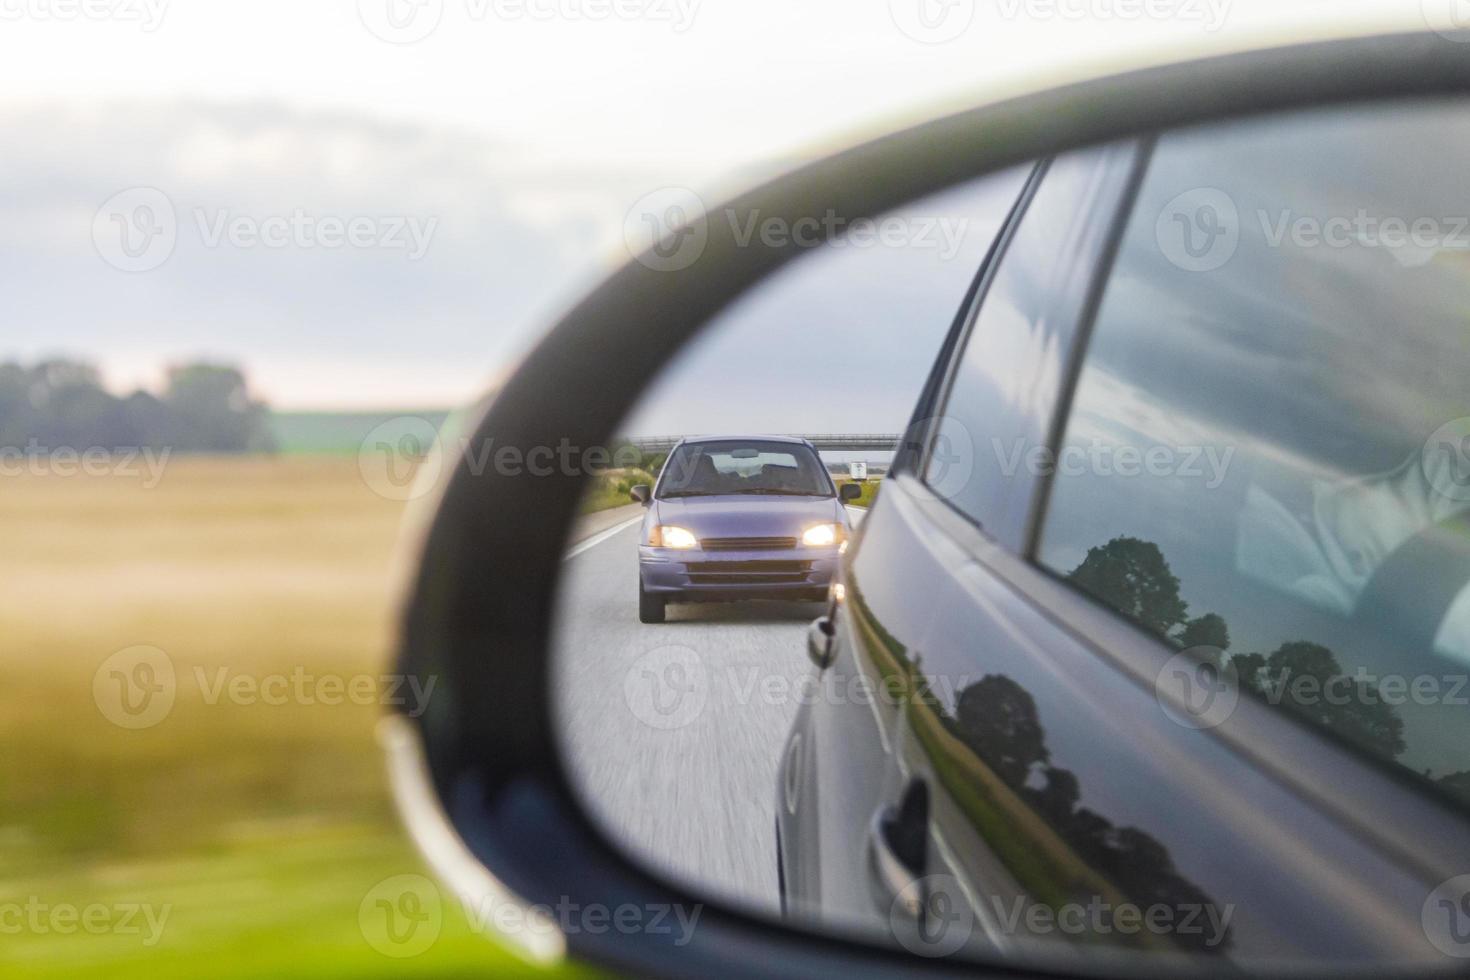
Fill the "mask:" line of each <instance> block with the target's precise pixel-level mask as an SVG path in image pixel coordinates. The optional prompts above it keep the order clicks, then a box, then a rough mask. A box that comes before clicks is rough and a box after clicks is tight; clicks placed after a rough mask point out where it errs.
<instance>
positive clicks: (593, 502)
mask: <svg viewBox="0 0 1470 980" xmlns="http://www.w3.org/2000/svg"><path fill="white" fill-rule="evenodd" d="M639 483H644V484H647V485H648V486H650V487H651V486H653V483H654V476H653V474H652V473H649V472H648V471H647V470H637V469H622V470H608V471H607V472H606V473H601V474H598V475H597V476H594V477H593V478H592V480H591V485H590V486H589V487H588V488H587V492H586V494H584V495H583V497H582V513H584V514H591V513H593V512H595V511H599V510H608V509H610V508H613V507H626V506H628V505H629V504H631V503H633V498H632V497H630V496H628V490H629V488H631V487H633V486H634V485H636V484H639Z"/></svg>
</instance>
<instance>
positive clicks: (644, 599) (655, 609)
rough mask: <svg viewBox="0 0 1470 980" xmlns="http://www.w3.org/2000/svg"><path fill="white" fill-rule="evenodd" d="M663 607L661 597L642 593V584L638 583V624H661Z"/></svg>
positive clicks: (662, 598)
mask: <svg viewBox="0 0 1470 980" xmlns="http://www.w3.org/2000/svg"><path fill="white" fill-rule="evenodd" d="M664 607H665V603H664V597H663V596H661V595H650V594H649V593H647V592H645V591H643V583H642V582H639V583H638V621H639V622H640V623H662V622H663V621H664Z"/></svg>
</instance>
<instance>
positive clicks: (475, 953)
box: [0, 456, 519, 978]
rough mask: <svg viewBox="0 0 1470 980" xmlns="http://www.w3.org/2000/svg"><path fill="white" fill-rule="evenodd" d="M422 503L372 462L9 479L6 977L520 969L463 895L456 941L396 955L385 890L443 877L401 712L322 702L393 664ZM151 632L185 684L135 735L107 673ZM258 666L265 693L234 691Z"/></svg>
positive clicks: (0, 790) (2, 913)
mask: <svg viewBox="0 0 1470 980" xmlns="http://www.w3.org/2000/svg"><path fill="white" fill-rule="evenodd" d="M400 508H401V505H399V504H396V503H393V502H391V501H387V500H384V499H383V498H382V497H380V496H378V495H376V494H374V493H372V492H371V491H370V490H369V489H368V488H367V487H366V486H365V485H364V484H363V483H362V481H361V479H360V478H359V476H358V470H357V466H356V461H355V459H354V458H352V457H350V456H346V457H337V458H326V457H310V456H296V457H280V458H276V459H265V458H258V459H256V458H251V459H185V458H176V459H173V460H170V461H169V463H168V465H167V467H166V469H165V470H164V473H163V477H162V480H161V481H160V482H159V483H158V485H157V486H156V487H152V488H147V487H145V486H144V481H143V480H142V479H140V478H139V477H136V476H129V475H109V476H82V475H77V476H56V475H50V476H22V477H10V476H7V477H4V478H3V480H0V528H3V533H4V543H5V547H4V548H3V549H0V580H3V581H4V582H5V583H6V588H5V589H4V590H0V637H3V639H0V671H3V676H4V677H5V679H6V681H7V683H5V684H4V685H3V686H0V974H3V975H7V976H8V975H16V974H21V975H28V976H56V977H88V976H97V977H104V976H105V977H131V976H138V977H142V976H148V977H152V978H158V977H171V976H180V977H184V976H187V977H197V976H273V977H275V976H312V977H319V976H343V977H349V976H379V975H384V976H386V975H400V974H404V973H407V974H425V975H427V974H431V973H432V974H434V975H457V974H464V975H470V974H483V973H486V972H492V971H495V970H496V969H497V968H506V967H511V966H513V965H514V962H513V961H512V960H510V959H509V957H508V954H505V953H503V952H501V951H500V950H499V949H498V948H497V947H496V946H494V945H493V944H492V942H491V940H489V939H487V938H486V937H484V936H481V935H478V934H476V933H474V932H473V931H472V930H471V929H470V927H469V925H468V924H467V922H466V919H465V917H464V915H463V914H462V913H461V911H460V910H459V909H458V908H457V905H456V904H455V903H454V902H453V901H451V900H450V898H449V896H448V895H447V894H446V895H445V896H444V902H443V909H444V912H443V914H442V927H441V931H440V933H439V936H438V938H437V940H436V941H435V942H434V943H433V944H432V946H431V947H430V948H429V949H428V950H427V951H426V952H423V953H422V954H421V955H417V956H414V957H411V958H407V959H397V958H389V957H388V956H386V955H384V954H383V953H381V952H379V951H378V949H377V948H375V947H374V946H373V945H372V944H371V943H370V941H369V935H368V933H369V932H370V930H368V929H365V928H364V926H363V925H362V924H361V922H360V920H359V906H360V905H362V904H363V902H364V899H365V897H366V896H367V895H368V893H369V891H370V890H371V889H372V888H373V886H374V885H375V884H376V883H378V882H380V881H382V880H383V879H385V878H388V877H390V876H394V875H400V874H408V873H424V869H423V866H422V864H421V862H420V861H419V859H418V858H417V855H416V854H415V853H414V851H413V849H412V847H411V845H410V844H409V842H408V841H407V840H406V838H405V836H404V835H403V833H402V832H401V831H400V829H399V827H398V825H397V823H396V819H395V817H394V815H393V813H392V810H391V805H390V802H389V799H388V795H387V791H386V786H385V781H384V777H383V769H382V762H381V756H380V753H379V751H378V748H377V746H376V744H375V743H374V738H373V733H374V725H375V722H376V720H377V719H378V717H379V716H380V713H381V709H380V707H379V706H378V705H376V704H374V703H353V702H352V701H351V700H350V699H347V700H344V701H343V703H336V704H327V703H323V702H326V701H330V700H341V699H340V698H334V697H333V689H332V688H330V687H329V686H328V684H327V683H326V681H325V680H324V678H328V677H336V678H341V679H342V682H343V683H344V684H351V683H352V682H353V681H354V679H356V678H359V677H363V676H372V677H376V676H377V675H378V674H380V673H381V672H382V671H383V670H384V669H385V667H386V664H387V658H388V646H389V627H390V612H389V609H390V592H391V588H390V558H391V556H392V551H393V545H394V540H395V533H396V526H397V522H398V520H399V517H400ZM137 645H146V646H151V647H155V648H157V649H159V650H161V651H163V653H164V654H165V655H166V656H167V658H168V660H169V662H170V663H171V664H172V667H173V669H174V673H175V677H176V693H175V695H174V701H173V705H172V709H171V710H170V711H168V713H167V715H166V716H165V717H163V718H162V719H161V720H159V721H157V723H156V724H153V725H152V726H151V727H146V728H140V729H136V730H131V729H127V728H123V727H119V726H118V725H116V724H114V723H113V722H112V721H109V720H108V717H105V716H104V713H103V710H102V708H101V707H100V706H101V705H102V704H103V703H104V702H105V700H106V690H107V688H106V687H105V685H106V683H108V676H107V675H108V672H107V671H105V670H104V671H102V674H103V675H104V677H103V681H102V682H101V683H103V684H104V687H103V688H102V689H101V690H102V691H103V693H101V694H94V675H97V674H98V672H99V667H100V666H102V665H103V661H104V660H107V658H109V656H111V655H112V654H114V653H115V652H117V651H120V650H125V649H128V648H131V647H134V646H137ZM303 675H304V676H306V677H310V678H312V679H313V680H312V681H308V682H306V684H307V686H306V687H304V688H303V687H302V686H301V685H300V684H298V683H297V682H296V681H293V682H292V683H293V685H295V686H293V687H292V689H291V690H292V691H293V692H299V691H301V690H306V691H307V692H308V695H309V696H307V697H302V696H300V695H299V694H298V693H293V694H292V695H291V696H288V697H286V698H285V699H284V703H275V704H273V703H266V700H267V698H266V697H265V696H264V695H266V693H267V692H268V690H271V688H269V684H270V679H271V678H272V677H276V676H281V677H287V678H301V677H302V676H303ZM242 677H243V678H245V681H243V682H241V683H243V684H244V685H245V687H243V688H240V690H242V691H248V690H249V689H250V688H249V685H250V684H252V683H254V684H260V685H265V686H262V687H260V688H259V690H258V692H257V694H258V695H259V696H257V697H254V698H252V697H250V696H249V695H248V694H233V693H231V694H225V695H221V693H220V692H221V691H222V690H230V689H229V688H222V687H220V685H221V684H222V683H223V682H225V681H229V682H230V683H234V682H235V681H236V679H237V678H242ZM364 683H367V684H373V685H374V686H375V682H364ZM274 690H277V691H279V688H276V689H274ZM358 690H359V691H361V690H363V688H361V687H359V688H358ZM271 700H280V699H279V698H276V699H271ZM368 700H369V701H370V700H372V698H369V699H368ZM211 701H213V703H211ZM139 904H141V905H143V906H146V907H147V908H149V909H151V910H152V911H153V913H154V914H155V916H160V915H163V914H164V913H165V910H166V914H167V918H166V920H165V921H163V923H162V928H161V931H157V932H155V933H153V935H155V936H156V942H153V943H152V944H151V945H150V944H149V942H148V940H149V939H150V938H151V936H150V932H149V930H148V929H146V928H138V923H139V920H138V919H136V918H135V919H134V920H133V921H132V922H131V923H129V926H128V927H125V926H124V925H123V923H122V919H123V917H124V916H125V915H126V910H127V909H128V908H130V907H133V906H135V905H139ZM37 907H43V908H44V911H42V912H40V913H36V911H35V910H36V909H37ZM88 907H92V908H93V909H95V908H99V907H100V908H101V909H103V910H104V911H102V912H97V913H96V919H95V920H92V921H91V925H92V926H93V927H96V928H90V929H87V928H79V927H78V924H77V922H76V921H75V920H74V919H68V918H67V916H69V915H72V914H78V915H79V914H83V913H87V912H88ZM17 909H20V910H21V911H20V912H17V911H16V910H17ZM66 909H70V910H71V912H69V913H65V914H64V915H62V916H61V917H59V918H58V917H57V912H58V910H66ZM7 912H8V914H7ZM38 914H39V916H40V917H39V918H37V917H36V916H37V915H38ZM48 916H49V917H48ZM104 919H105V921H104ZM17 921H20V922H21V926H20V928H19V929H16V928H14V926H15V923H16V922H17ZM68 922H70V928H69V929H68ZM94 933H95V934H94ZM518 972H519V971H518Z"/></svg>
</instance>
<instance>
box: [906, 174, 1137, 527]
mask: <svg viewBox="0 0 1470 980" xmlns="http://www.w3.org/2000/svg"><path fill="white" fill-rule="evenodd" d="M1119 152H1120V149H1119V148H1118V147H1104V148H1098V149H1093V150H1087V151H1083V152H1079V153H1073V154H1070V155H1068V156H1065V157H1061V158H1059V159H1057V160H1055V161H1053V162H1052V163H1051V164H1050V166H1049V167H1048V168H1047V170H1046V172H1045V174H1043V175H1042V177H1041V179H1040V184H1039V186H1038V187H1037V189H1036V191H1035V193H1034V194H1033V196H1032V198H1031V200H1030V202H1029V204H1027V205H1026V206H1025V212H1024V214H1023V216H1022V217H1021V219H1020V224H1019V226H1018V227H1017V229H1016V231H1015V233H1014V234H1013V235H1012V236H1011V239H1010V241H1009V242H1008V243H1006V244H1005V245H1004V252H1003V253H1002V255H1001V257H1000V259H999V264H998V266H997V267H996V270H995V273H994V275H993V276H992V278H991V280H990V282H989V283H988V285H987V286H986V287H985V292H984V294H983V296H982V298H981V301H980V308H979V313H978V315H977V318H976V321H975V323H974V325H973V327H972V329H971V331H970V336H969V338H968V340H967V341H966V344H965V348H964V352H963V353H962V355H961V356H960V358H959V360H958V362H957V364H956V366H955V370H954V377H953V380H952V382H951V388H950V393H949V396H948V398H947V399H946V402H945V405H944V409H943V412H942V413H941V415H940V418H939V419H938V421H937V425H936V428H935V435H934V438H933V440H932V442H931V446H930V452H929V456H928V459H927V460H926V465H925V469H924V479H925V482H926V483H928V484H929V486H930V487H931V488H932V489H933V490H935V491H936V492H937V493H939V494H940V495H941V496H944V497H946V498H948V499H949V500H950V502H951V503H952V504H954V506H956V507H958V508H959V509H960V510H961V511H963V512H964V513H965V514H966V515H967V516H969V517H971V518H973V519H974V520H975V521H977V522H978V523H979V524H980V526H981V527H983V528H986V529H987V530H988V531H991V532H992V533H997V531H998V529H999V526H1000V525H1001V524H1002V522H1003V520H1004V515H1005V514H1006V512H1007V508H1008V507H1012V506H1018V505H1024V504H1025V503H1026V501H1027V499H1028V498H1029V493H1028V492H1027V491H1028V490H1029V485H1028V484H1025V483H1024V482H1023V481H1018V480H1016V479H1015V477H1016V476H1017V462H1018V460H1019V459H1021V458H1024V455H1025V453H1026V452H1027V451H1028V450H1029V449H1030V448H1033V447H1034V446H1036V445H1037V444H1038V443H1040V442H1041V441H1042V439H1043V438H1044V435H1045V431H1046V428H1047V426H1048V425H1049V424H1050V418H1051V411H1052V405H1053V404H1054V402H1055V400H1056V395H1057V390H1058V380H1059V378H1060V376H1061V351H1060V347H1061V344H1060V342H1059V331H1062V330H1064V329H1065V328H1064V326H1063V323H1064V322H1065V321H1068V320H1069V319H1070V318H1073V317H1075V314H1076V309H1075V304H1076V302H1077V301H1078V293H1077V292H1076V291H1075V290H1072V289H1070V288H1067V286H1066V284H1065V283H1064V280H1065V279H1067V278H1068V277H1069V276H1073V275H1075V272H1076V264H1077V262H1078V261H1079V255H1080V253H1081V252H1082V251H1083V249H1084V247H1085V244H1086V241H1087V235H1086V234H1085V231H1086V229H1087V228H1088V227H1089V225H1088V223H1087V222H1086V221H1085V220H1084V218H1085V217H1086V216H1087V215H1088V213H1089V210H1090V209H1091V208H1092V207H1093V202H1094V201H1095V200H1096V199H1097V197H1098V196H1099V194H1100V193H1101V192H1102V190H1103V188H1104V186H1105V170H1104V166H1103V165H1104V163H1105V162H1106V161H1107V160H1108V159H1109V158H1110V157H1111V156H1113V155H1116V154H1118V153H1119ZM1017 498H1019V499H1017Z"/></svg>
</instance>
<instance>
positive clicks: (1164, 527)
mask: <svg viewBox="0 0 1470 980" xmlns="http://www.w3.org/2000/svg"><path fill="white" fill-rule="evenodd" d="M1467 149H1470V116H1467V115H1466V114H1465V112H1464V111H1463V110H1462V109H1459V108H1456V107H1451V106H1449V105H1441V104H1434V105H1429V106H1421V107H1417V108H1415V109H1413V110H1406V109H1405V108H1403V107H1401V106H1400V107H1395V108H1392V109H1389V108H1383V109H1362V108H1359V109H1354V110H1351V111H1349V110H1337V111H1332V112H1325V113H1324V112H1318V113H1313V114H1311V115H1310V116H1306V115H1303V116H1297V117H1287V118H1273V119H1270V120H1266V121H1258V122H1250V123H1241V124H1237V125H1235V126H1234V127H1232V128H1231V129H1229V130H1226V131H1224V132H1222V131H1221V130H1220V129H1218V128H1216V129H1211V130H1209V131H1208V133H1203V132H1200V133H1190V132H1185V133H1179V134H1174V135H1169V136H1166V137H1164V138H1162V139H1161V140H1160V141H1159V143H1158V146H1157V149H1156V152H1155V153H1154V155H1153V158H1152V161H1151V163H1150V165H1149V169H1148V173H1147V175H1146V177H1145V179H1144V181H1143V183H1142V186H1141V189H1140V192H1139V197H1138V200H1137V204H1136V208H1135V210H1134V213H1133V214H1132V216H1131V219H1130V221H1129V224H1128V227H1127V230H1126V233H1125V235H1124V238H1123V241H1122V243H1121V246H1120V251H1119V254H1118V258H1117V262H1116V267H1115V269H1114V270H1113V273H1112V275H1111V278H1110V280H1109V282H1108V284H1107V287H1106V292H1105V294H1104V296H1103V299H1102V302H1101V305H1100V308H1099V312H1098V315H1097V319H1096V323H1095V326H1094V329H1093V332H1092V337H1091V340H1090V346H1089V349H1088V352H1087V355H1086V360H1085V363H1084V366H1083V368H1082V371H1081V374H1080V378H1079V382H1078V386H1077V390H1076V394H1075V399H1074V403H1073V412H1072V415H1071V417H1070V419H1069V420H1068V424H1067V427H1066V433H1065V437H1064V439H1063V442H1062V444H1061V446H1060V449H1059V452H1058V454H1057V455H1056V457H1055V458H1053V459H1051V460H1049V465H1050V466H1051V467H1052V469H1053V470H1054V472H1055V479H1054V489H1053V491H1052V496H1051V501H1050V505H1049V510H1048V516H1047V520H1046V524H1045V527H1044V530H1043V535H1042V538H1041V544H1040V551H1039V558H1040V560H1041V562H1042V563H1043V564H1045V565H1046V566H1048V567H1049V568H1050V569H1052V570H1053V571H1055V572H1057V573H1059V574H1061V575H1063V576H1065V577H1066V578H1067V579H1068V580H1069V581H1070V582H1072V583H1073V584H1075V585H1076V586H1077V587H1079V588H1080V589H1082V590H1083V591H1085V592H1087V593H1089V594H1090V595H1092V596H1093V597H1095V598H1097V599H1098V600H1100V601H1102V602H1104V603H1106V604H1108V605H1109V606H1112V607H1113V608H1115V609H1117V610H1118V611H1120V612H1122V613H1123V614H1125V615H1126V616H1128V617H1129V618H1130V619H1132V620H1134V621H1135V622H1137V623H1138V624H1140V625H1141V626H1143V627H1145V628H1146V629H1148V630H1150V631H1152V632H1154V633H1156V634H1158V635H1159V636H1160V637H1161V638H1163V639H1164V640H1165V641H1166V642H1168V643H1169V644H1171V645H1173V646H1174V647H1177V648H1179V649H1181V650H1186V649H1187V650H1189V651H1191V654H1190V656H1191V658H1193V659H1194V660H1195V661H1198V662H1202V663H1208V664H1210V665H1212V670H1213V667H1218V668H1219V670H1220V673H1219V674H1218V675H1217V674H1215V673H1211V672H1208V671H1207V672H1206V674H1203V675H1201V676H1202V677H1214V678H1217V679H1218V680H1219V681H1220V682H1221V683H1224V684H1238V686H1239V688H1243V689H1245V690H1246V691H1249V692H1253V693H1254V694H1256V695H1258V696H1260V697H1262V698H1265V699H1266V700H1267V701H1268V702H1269V703H1271V704H1274V705H1276V706H1278V707H1279V708H1281V709H1282V710H1286V711H1290V712H1292V713H1293V714H1294V715H1296V716H1298V717H1300V718H1303V719H1306V720H1308V721H1309V722H1311V723H1313V724H1316V725H1320V726H1322V727H1324V728H1325V729H1327V730H1329V731H1330V732H1332V733H1333V734H1334V735H1336V736H1338V737H1340V738H1342V739H1344V740H1345V741H1347V742H1348V743H1350V744H1352V745H1354V746H1356V747H1358V748H1359V749H1362V750H1364V751H1365V752H1368V753H1371V754H1372V755H1374V756H1377V757H1379V758H1381V759H1385V760H1393V761H1395V762H1397V763H1399V764H1401V765H1402V766H1403V767H1404V769H1405V770H1407V771H1409V772H1411V773H1413V774H1415V778H1416V779H1419V780H1422V781H1423V782H1424V783H1425V784H1426V785H1429V786H1433V787H1435V788H1437V789H1439V790H1442V791H1445V792H1447V793H1449V794H1450V795H1455V796H1459V797H1462V798H1470V760H1467V758H1466V753H1467V747H1470V724H1467V714H1470V713H1467V711H1466V708H1465V704H1466V700H1465V699H1466V690H1465V688H1466V684H1465V679H1466V673H1467V670H1470V595H1467V590H1466V586H1467V584H1470V513H1467V511H1470V385H1467V383H1466V379H1467V378H1470V345H1467V343H1466V341H1467V331H1466V327H1467V314H1470V232H1467V218H1466V217H1465V215H1467V214H1470V199H1467V195H1466V193H1465V191H1464V175H1463V167H1462V166H1461V161H1463V160H1464V158H1465V152H1466V150H1467ZM1201 703H1203V702H1201Z"/></svg>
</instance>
